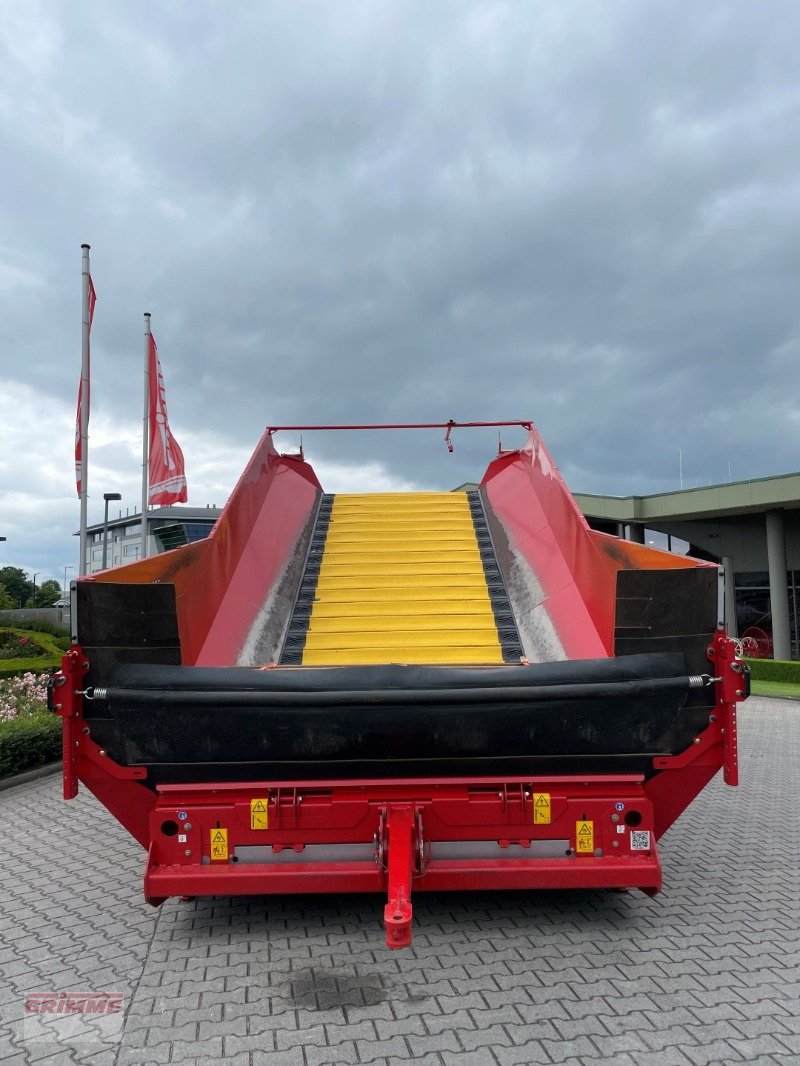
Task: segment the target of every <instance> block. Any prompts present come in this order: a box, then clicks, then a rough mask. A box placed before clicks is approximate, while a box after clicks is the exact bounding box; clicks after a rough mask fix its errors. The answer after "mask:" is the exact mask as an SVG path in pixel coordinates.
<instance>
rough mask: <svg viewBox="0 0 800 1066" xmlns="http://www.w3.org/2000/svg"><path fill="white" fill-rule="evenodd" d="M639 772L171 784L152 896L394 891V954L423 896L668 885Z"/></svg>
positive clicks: (389, 930)
mask: <svg viewBox="0 0 800 1066" xmlns="http://www.w3.org/2000/svg"><path fill="white" fill-rule="evenodd" d="M654 824H655V821H654V813H653V805H652V803H651V802H650V800H649V799H648V798H647V795H646V793H645V790H644V783H643V778H642V777H641V776H638V775H594V776H590V777H587V778H583V777H540V778H536V779H535V780H532V779H530V778H524V779H523V778H506V777H504V778H499V777H498V778H495V777H491V778H473V779H468V778H458V779H416V780H390V781H383V780H359V781H347V782H342V781H304V782H303V781H298V782H292V783H281V784H275V785H270V784H265V783H261V782H243V783H236V784H227V783H214V784H208V785H203V786H197V785H196V786H183V785H165V786H163V787H161V788H159V789H158V799H157V802H156V805H155V807H154V809H153V811H152V813H151V815H150V841H151V843H150V848H149V854H148V864H147V871H146V873H145V880H144V883H145V897H146V898H147V900H148V901H149V902H151V903H153V904H158V903H161V902H163V900H164V899H166V898H168V897H170V896H198V895H234V894H275V893H286V892H290V893H291V892H381V891H382V892H385V893H386V894H387V897H388V902H387V904H386V908H385V913H384V923H385V925H386V939H387V944H388V946H389V947H404V946H406V945H407V944H409V943H410V942H411V918H412V908H411V892H412V888H413V890H414V891H438V890H451V889H511V888H527V889H536V888H641V889H643V890H644V891H645V892H648V893H651V894H653V893H655V892H658V890H659V889H660V887H661V869H660V865H659V861H658V853H657V850H656V842H655V831H654Z"/></svg>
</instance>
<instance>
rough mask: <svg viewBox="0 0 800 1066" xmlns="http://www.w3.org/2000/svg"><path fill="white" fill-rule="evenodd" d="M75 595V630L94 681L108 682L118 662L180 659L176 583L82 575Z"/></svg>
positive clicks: (176, 663) (172, 662)
mask: <svg viewBox="0 0 800 1066" xmlns="http://www.w3.org/2000/svg"><path fill="white" fill-rule="evenodd" d="M77 596H78V612H77V635H78V640H79V642H80V644H81V647H82V648H83V650H84V651H85V652H86V658H87V660H88V662H89V663H90V664H91V667H92V672H91V676H90V680H91V683H92V684H105V683H106V678H107V676H108V673H109V670H110V669H111V667H112V666H115V665H117V664H122V663H149V664H153V665H159V666H179V665H180V662H181V644H180V639H179V637H178V616H177V613H176V610H175V586H174V585H168V584H157V585H153V584H146V585H130V584H122V583H120V584H114V583H112V582H105V581H79V582H78V587H77Z"/></svg>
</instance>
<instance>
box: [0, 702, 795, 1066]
mask: <svg viewBox="0 0 800 1066" xmlns="http://www.w3.org/2000/svg"><path fill="white" fill-rule="evenodd" d="M740 722H741V773H742V782H743V783H742V787H741V788H739V789H738V790H734V789H728V788H726V787H725V786H724V785H723V784H722V782H721V781H720V780H715V781H714V782H713V783H712V785H711V786H710V787H709V788H708V789H707V790H706V791H705V792H704V793H703V795H702V796H701V798H700V799H699V800H698V801H697V802H696V803H695V805H694V806H693V807H692V808H691V809H690V810H689V811H688V812H687V813H686V814H685V815H684V816H683V817H682V819H681V820H680V821H679V822H678V824H677V825H676V826H674V827H673V829H672V830H670V832H669V833H668V834H667V836H666V837H665V838H664V840H663V842H662V845H661V855H662V860H663V865H664V879H665V889H664V891H663V892H662V894H661V895H660V896H658V897H656V898H655V899H648V898H647V897H645V896H643V895H641V894H637V893H629V894H627V893H626V894H623V893H611V892H608V893H602V892H572V893H567V892H563V893H558V892H545V893H529V894H525V893H511V892H502V893H496V894H493V893H467V894H447V895H439V896H427V897H417V898H416V900H415V919H416V921H415V938H414V946H413V948H412V949H411V950H409V951H405V952H389V951H387V950H386V948H385V947H383V935H382V930H381V925H380V917H381V912H382V909H383V903H382V901H381V900H380V899H379V898H378V897H373V896H355V897H352V896H351V897H342V896H338V897H302V898H299V897H294V898H285V899H280V900H276V899H269V898H263V897H259V898H248V899H214V900H204V901H198V902H193V903H180V902H178V901H175V900H172V901H170V902H168V903H167V904H165V905H164V906H163V907H162V908H161V909H160V910H158V911H154V910H152V909H151V908H149V907H147V906H146V905H145V904H144V903H143V901H142V897H141V875H142V871H143V863H144V854H143V852H142V851H141V849H140V848H139V847H138V845H136V844H135V843H133V841H131V840H130V839H129V838H128V836H127V834H126V833H125V831H124V830H123V829H122V828H121V827H119V826H118V825H117V824H116V823H115V822H114V821H113V820H112V818H111V817H110V815H108V814H107V813H106V812H105V811H104V810H103V809H102V808H101V807H100V806H99V804H97V803H96V802H95V801H94V800H93V799H92V797H91V796H89V795H88V793H86V792H85V790H84V791H82V793H81V796H80V798H79V799H78V800H76V801H73V802H72V803H64V802H63V801H62V800H61V798H60V780H59V778H58V777H48V778H44V779H41V780H38V781H35V782H31V783H29V784H26V785H21V786H19V787H17V788H13V789H10V790H8V791H6V792H4V793H0V824H2V841H3V843H2V852H0V855H1V856H2V857H1V858H0V864H1V867H2V868H1V870H0V975H2V982H1V983H0V1063H1V1064H2V1066H11V1064H14V1066H17V1064H23V1063H25V1064H36V1066H45V1064H50V1063H52V1064H58V1066H61V1064H69V1063H75V1064H78V1063H91V1064H95V1063H97V1064H100V1066H106V1064H108V1066H133V1064H138V1063H141V1064H145V1066H150V1064H157V1063H186V1064H187V1066H188V1064H191V1063H216V1062H220V1061H223V1060H224V1061H225V1063H226V1064H229V1066H234V1064H235V1066H267V1064H272V1063H274V1064H276V1066H324V1064H327V1063H352V1064H361V1063H372V1064H374V1066H390V1064H391V1066H394V1064H396V1063H401V1062H413V1063H414V1064H415V1066H428V1064H436V1066H450V1064H452V1063H458V1064H460V1066H472V1064H475V1066H478V1064H480V1066H483V1064H487V1066H488V1064H492V1066H512V1064H514V1063H523V1064H528V1063H564V1064H567V1066H578V1064H584V1066H592V1064H594V1066H596V1064H597V1063H600V1062H613V1063H614V1064H620V1066H630V1064H639V1063H641V1064H647V1066H668V1064H673V1063H674V1064H680V1066H705V1064H706V1063H726V1064H728V1063H738V1062H747V1063H771V1064H789V1063H792V1064H795V1066H796V1064H797V1063H798V1062H800V932H798V930H800V703H793V702H790V701H785V700H769V699H759V698H755V697H753V698H751V699H750V700H749V701H748V703H747V704H746V705H745V706H744V708H742V710H741V712H740ZM98 990H101V991H109V992H122V993H123V995H124V997H125V1008H126V1010H125V1013H124V1016H118V1017H117V1018H116V1019H110V1023H111V1024H112V1028H113V1026H114V1025H116V1027H117V1031H116V1032H113V1031H111V1032H109V1031H104V1030H102V1024H107V1023H108V1022H109V1020H107V1023H101V1022H100V1021H99V1020H98V1021H97V1023H96V1025H95V1026H94V1027H93V1029H92V1030H91V1035H90V1038H89V1039H88V1040H86V1039H78V1038H76V1037H74V1036H73V1037H70V1036H69V1035H65V1034H64V1033H63V1032H62V1030H63V1026H62V1027H61V1028H59V1027H58V1025H55V1026H54V1028H52V1029H51V1030H50V1031H48V1030H47V1029H46V1028H45V1029H44V1030H36V1031H35V1032H33V1033H31V1031H30V1029H25V1027H24V1026H23V1024H22V1022H21V1020H20V1019H21V1016H22V997H23V995H24V994H25V993H26V992H36V991H68V992H81V991H98Z"/></svg>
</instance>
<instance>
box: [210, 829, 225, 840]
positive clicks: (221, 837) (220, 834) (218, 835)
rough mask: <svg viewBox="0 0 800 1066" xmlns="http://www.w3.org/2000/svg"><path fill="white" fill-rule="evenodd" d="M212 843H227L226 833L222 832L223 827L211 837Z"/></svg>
mask: <svg viewBox="0 0 800 1066" xmlns="http://www.w3.org/2000/svg"><path fill="white" fill-rule="evenodd" d="M211 843H212V844H224V843H225V834H224V833H223V832H222V830H221V829H218V830H217V831H216V833H215V834H214V836H213V837H212V838H211Z"/></svg>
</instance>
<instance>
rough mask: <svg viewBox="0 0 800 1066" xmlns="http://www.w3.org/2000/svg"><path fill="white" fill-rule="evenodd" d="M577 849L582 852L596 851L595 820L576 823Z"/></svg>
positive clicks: (590, 852)
mask: <svg viewBox="0 0 800 1066" xmlns="http://www.w3.org/2000/svg"><path fill="white" fill-rule="evenodd" d="M575 841H576V844H575V850H576V851H577V852H580V853H584V854H585V853H586V852H588V853H589V854H592V853H593V852H594V822H576V823H575Z"/></svg>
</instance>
